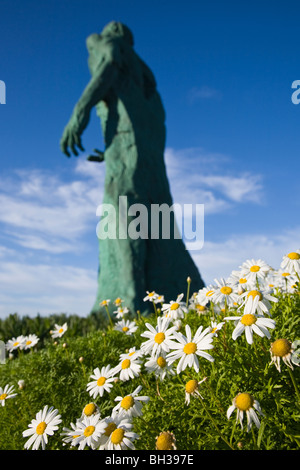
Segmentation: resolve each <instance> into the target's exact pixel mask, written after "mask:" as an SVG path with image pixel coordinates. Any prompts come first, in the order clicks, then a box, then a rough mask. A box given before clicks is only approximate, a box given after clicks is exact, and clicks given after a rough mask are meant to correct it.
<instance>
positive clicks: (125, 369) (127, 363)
mask: <svg viewBox="0 0 300 470" xmlns="http://www.w3.org/2000/svg"><path fill="white" fill-rule="evenodd" d="M140 371H141V364H140V359H139V358H138V357H137V356H134V355H132V356H131V357H130V358H129V357H126V358H125V359H121V361H120V363H119V364H118V365H117V366H116V367H115V368H114V374H118V373H120V376H119V377H120V380H122V381H127V380H130V379H133V378H134V377H138V376H139V375H140Z"/></svg>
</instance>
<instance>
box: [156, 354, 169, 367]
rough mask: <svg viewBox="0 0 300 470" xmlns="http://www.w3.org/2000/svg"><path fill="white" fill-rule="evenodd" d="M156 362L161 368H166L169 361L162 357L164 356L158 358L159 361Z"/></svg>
mask: <svg viewBox="0 0 300 470" xmlns="http://www.w3.org/2000/svg"><path fill="white" fill-rule="evenodd" d="M156 362H157V364H158V365H159V367H166V365H167V361H166V360H165V358H164V357H162V356H159V357H158V358H157V361H156Z"/></svg>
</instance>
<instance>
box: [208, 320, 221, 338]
mask: <svg viewBox="0 0 300 470" xmlns="http://www.w3.org/2000/svg"><path fill="white" fill-rule="evenodd" d="M224 323H225V322H224V321H222V322H220V323H217V322H216V321H214V320H212V321H211V322H210V330H209V332H210V333H211V334H212V335H213V336H218V335H217V331H219V330H221V328H222V326H223V325H224Z"/></svg>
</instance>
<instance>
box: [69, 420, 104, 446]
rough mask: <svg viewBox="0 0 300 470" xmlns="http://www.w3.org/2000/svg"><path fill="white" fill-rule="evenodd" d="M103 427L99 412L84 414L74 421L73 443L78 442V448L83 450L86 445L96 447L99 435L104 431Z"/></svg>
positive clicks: (76, 443)
mask: <svg viewBox="0 0 300 470" xmlns="http://www.w3.org/2000/svg"><path fill="white" fill-rule="evenodd" d="M105 427H106V426H105V422H104V421H103V420H100V415H99V414H96V415H94V416H89V417H88V416H85V417H84V418H83V419H82V420H78V421H77V423H76V429H75V435H76V436H77V437H75V438H73V445H74V446H77V445H78V444H79V450H84V448H85V447H86V446H88V447H91V449H96V447H97V446H98V445H99V439H100V437H101V435H102V434H103V433H104V432H105Z"/></svg>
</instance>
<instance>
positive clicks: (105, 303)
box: [99, 299, 110, 307]
mask: <svg viewBox="0 0 300 470" xmlns="http://www.w3.org/2000/svg"><path fill="white" fill-rule="evenodd" d="M109 304H110V299H105V300H102V301H101V302H100V304H99V305H100V307H108V306H109Z"/></svg>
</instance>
